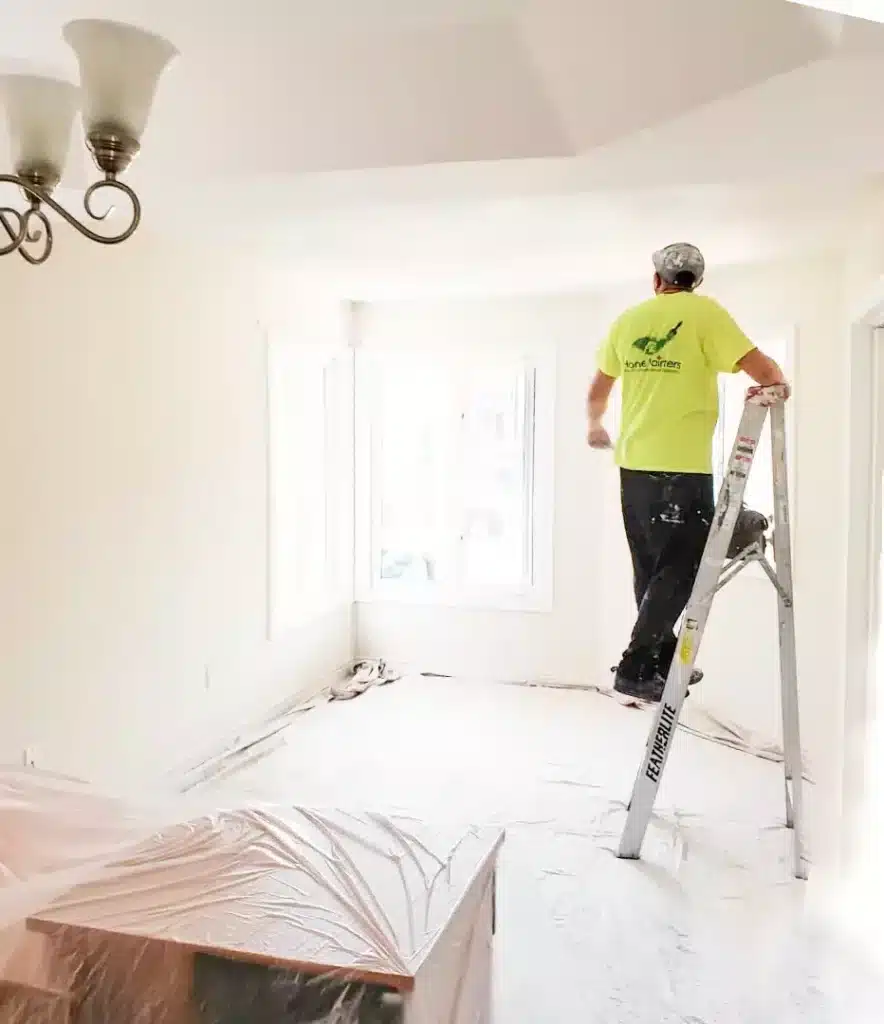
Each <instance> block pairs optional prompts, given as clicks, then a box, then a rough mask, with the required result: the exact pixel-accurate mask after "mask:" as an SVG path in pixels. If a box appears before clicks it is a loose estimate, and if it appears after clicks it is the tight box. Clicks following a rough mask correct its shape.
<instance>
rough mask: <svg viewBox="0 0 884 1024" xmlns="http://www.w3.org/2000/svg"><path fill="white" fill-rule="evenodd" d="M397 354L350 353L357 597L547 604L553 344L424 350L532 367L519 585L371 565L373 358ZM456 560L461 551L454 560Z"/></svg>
mask: <svg viewBox="0 0 884 1024" xmlns="http://www.w3.org/2000/svg"><path fill="white" fill-rule="evenodd" d="M397 353H399V354H401V353H402V350H401V349H396V348H371V349H360V350H359V351H357V354H356V384H355V395H356V453H355V457H356V516H355V522H356V531H355V554H356V557H355V563H354V566H355V579H354V590H355V595H356V600H357V601H358V602H361V603H372V602H387V603H393V604H400V605H433V606H447V607H452V608H472V609H486V610H494V611H522V612H545V611H549V610H551V608H552V605H553V525H554V522H553V509H554V500H555V483H554V461H555V452H554V445H555V385H556V357H555V351H554V350H553V349H552V348H549V349H542V350H539V351H527V352H526V351H521V350H520V351H519V352H518V353H517V354H515V357H513V356H512V355H511V354H510V353H507V355H506V357H505V359H501V357H500V356H495V354H494V350H490V351H483V352H480V353H478V354H474V353H470V352H466V351H463V350H460V349H457V348H454V349H453V350H452V349H445V348H441V347H439V348H433V349H428V350H427V351H425V352H422V354H421V355H422V358H425V359H427V360H438V361H439V362H440V363H444V365H446V366H447V367H449V368H453V369H454V370H455V372H457V368H458V367H460V368H462V369H466V368H468V367H469V366H470V365H474V366H475V365H476V364H477V363H478V362H482V361H484V362H487V361H489V360H490V361H495V360H500V361H501V362H502V363H504V362H509V363H512V361H513V358H515V359H518V360H521V361H522V362H523V363H524V365H525V367H526V369H530V370H531V371H532V372H533V378H534V389H533V411H532V420H533V442H534V443H533V445H532V446H530V450H527V451H526V454H525V457H526V467H525V468H526V474H525V478H526V481H528V485H527V487H526V492H525V500H526V501H529V502H530V512H529V517H528V523H529V529H528V547H529V550H528V552H526V556H527V564H528V567H529V574H528V575H529V580H530V582H529V583H528V584H527V585H526V586H524V587H521V588H509V587H499V588H498V587H481V588H480V587H469V586H466V585H464V584H462V583H460V582H459V581H458V582H456V583H455V584H454V585H452V586H444V585H441V584H431V585H422V586H411V587H409V586H408V585H403V584H402V583H401V582H399V581H392V580H390V581H384V580H381V579H380V578H379V574H378V572H377V571H376V566H375V564H374V561H375V548H376V545H375V544H374V539H375V536H376V533H377V529H378V525H379V519H380V502H381V495H380V493H379V489H378V488H377V486H376V485H375V480H376V479H377V448H376V437H377V428H376V424H375V418H374V415H373V409H372V407H373V401H372V398H373V395H372V376H373V373H374V372H375V366H376V364H377V362H378V361H380V360H383V359H384V358H385V357H389V356H394V355H396V354H397ZM457 561H459V559H458V560H457Z"/></svg>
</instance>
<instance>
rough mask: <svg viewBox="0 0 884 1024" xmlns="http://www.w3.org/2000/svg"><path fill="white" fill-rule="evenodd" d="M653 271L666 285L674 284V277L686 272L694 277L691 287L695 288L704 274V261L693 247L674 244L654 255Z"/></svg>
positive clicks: (680, 243) (683, 243)
mask: <svg viewBox="0 0 884 1024" xmlns="http://www.w3.org/2000/svg"><path fill="white" fill-rule="evenodd" d="M654 270H656V271H657V273H658V274H659V275H660V277H661V278H662V279H663V280H664V281H665V282H666V284H675V279H676V277H677V276H678V275H679V274H681V273H684V272H685V271H687V272H688V273H691V274H693V275H694V283H693V286H692V287H694V288H696V287H697V285H698V284H700V282H701V281H702V280H703V275H704V274H705V273H706V261H705V260H704V259H703V254H702V253H701V252H700V250H699V249H698V248H697V247H696V246H695V245H690V244H689V243H688V242H674V243H673V244H672V245H667V246H666V248H665V249H659V250H658V251H657V252H655V253H654Z"/></svg>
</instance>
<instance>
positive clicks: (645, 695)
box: [614, 672, 690, 704]
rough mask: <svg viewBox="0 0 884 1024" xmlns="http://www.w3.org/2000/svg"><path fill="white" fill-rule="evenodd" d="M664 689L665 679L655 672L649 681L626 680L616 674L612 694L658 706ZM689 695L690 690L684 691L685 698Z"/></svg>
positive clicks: (624, 677)
mask: <svg viewBox="0 0 884 1024" xmlns="http://www.w3.org/2000/svg"><path fill="white" fill-rule="evenodd" d="M665 689H666V679H665V678H664V677H663V676H661V675H660V673H659V672H655V673H654V675H652V676H651V677H650V678H649V679H628V678H627V677H626V676H623V675H620V673H619V672H618V673H617V675H616V676H615V678H614V692H615V693H619V694H621V695H622V696H624V697H632V698H634V699H635V700H643V701H647V702H648V703H649V704H659V703H660V701H661V700H662V699H663V691H664V690H665ZM689 694H690V689H688V690H686V691H685V697H687V696H688V695H689Z"/></svg>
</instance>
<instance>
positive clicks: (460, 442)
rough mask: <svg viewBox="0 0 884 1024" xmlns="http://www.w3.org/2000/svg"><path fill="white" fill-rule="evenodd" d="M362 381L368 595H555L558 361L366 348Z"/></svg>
mask: <svg viewBox="0 0 884 1024" xmlns="http://www.w3.org/2000/svg"><path fill="white" fill-rule="evenodd" d="M357 379H358V386H357V394H358V396H359V400H360V405H361V408H362V412H361V413H360V418H359V422H360V424H361V425H360V428H359V430H358V434H359V435H360V437H362V438H363V439H364V441H365V443H364V450H363V456H362V458H363V459H364V460H365V462H366V463H367V466H368V470H367V473H366V474H365V490H366V491H367V493H368V495H369V498H368V500H367V501H366V502H365V509H364V517H365V519H366V520H367V522H368V523H369V524H370V525H369V528H368V530H367V531H366V535H365V537H364V542H363V544H362V549H363V550H362V552H361V556H360V562H361V563H362V572H361V576H362V583H363V585H362V587H361V588H360V591H361V593H360V596H361V597H362V598H363V599H367V600H370V599H376V598H378V597H387V598H392V599H396V600H404V601H421V602H423V601H439V602H443V603H450V604H472V605H485V606H492V607H503V606H508V605H512V606H514V607H519V606H525V607H528V606H533V605H535V604H536V603H537V602H538V601H540V602H542V601H545V600H548V599H549V590H550V586H551V584H550V577H551V569H550V563H551V550H547V548H548V547H549V548H551V538H550V537H549V530H548V529H547V524H548V523H550V522H551V507H552V493H551V474H552V467H551V463H552V443H551V438H552V395H551V389H552V381H553V373H552V371H551V370H550V369H549V367H547V366H540V365H539V364H538V362H537V361H532V360H530V359H518V358H516V359H513V358H506V357H500V358H493V357H487V358H476V357H454V356H452V355H451V354H448V353H446V354H439V355H435V354H427V353H422V354H420V355H417V354H414V353H401V352H383V353H363V354H361V355H360V364H359V373H358V378H357ZM366 439H367V440H366ZM538 467H539V468H538Z"/></svg>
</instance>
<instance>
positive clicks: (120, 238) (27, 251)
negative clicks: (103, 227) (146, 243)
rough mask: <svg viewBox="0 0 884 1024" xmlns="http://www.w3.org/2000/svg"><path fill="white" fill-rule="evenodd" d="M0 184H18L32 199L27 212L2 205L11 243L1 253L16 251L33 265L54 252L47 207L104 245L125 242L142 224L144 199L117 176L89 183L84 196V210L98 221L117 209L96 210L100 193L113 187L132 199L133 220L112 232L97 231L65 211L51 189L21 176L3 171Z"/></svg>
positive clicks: (1, 247) (0, 219)
mask: <svg viewBox="0 0 884 1024" xmlns="http://www.w3.org/2000/svg"><path fill="white" fill-rule="evenodd" d="M0 184H9V185H15V186H17V187H18V188H20V189H21V190H22V191H23V192H24V193H25V195H26V196H27V197H28V199H29V200H30V202H31V205H30V206H29V207H28V209H27V210H25V211H24V213H21V212H20V211H18V210H16V209H14V208H13V207H8V206H6V207H0V225H2V227H3V230H4V231H5V232H6V234H7V235H8V236H9V244H7V245H0V256H6V255H9V254H10V253H13V252H17V253H18V254H19V255H20V256H21V257H22V259H24V260H26V261H27V262H28V263H31V264H33V265H38V264H40V263H45V262H46V260H47V259H48V258H49V255H50V253H51V252H52V244H53V236H52V225H51V223H50V221H49V218H48V217H47V216H46V213H45V212H44V210H43V207H44V206H46V207H48V208H49V209H50V210H52V211H53V212H54V213H57V214H58V216H59V217H61V219H62V220H64V221H65V222H66V223H67V224H69V225H70V226H71V227H72V228H74V229H75V230H76V231H78V232H79V233H80V234H81V235H83V236H84V237H85V238H88V239H89V240H90V241H92V242H99V243H101V244H102V245H117V244H119V243H120V242H125V241H126V239H127V238H131V237H132V235H133V234H134V233H135V231H136V229H137V228H138V225H139V224H140V223H141V201H140V200H139V198H138V196H137V195H136V194H135V192H134V191H133V190H132V189H131V188H130V187H129V186H128V185H124V184H123V182H121V181H117V179H116V178H104V179H102V180H100V181H96V182H95V183H94V184H93V185H90V186H89V188H88V189H87V190H86V193H85V194H84V196H83V209H84V210H85V211H86V215H87V216H88V217H89V218H90V219H91V220H93V221H98V222H101V221H104V220H106V219H107V218H108V217H109V216H110V214H111V213H112V212H113V211H114V207H113V205H110V206H108V207H107V209H105V210H104V211H99V210H97V209H96V206H95V197H96V195H97V194H98V193H100V192H101V191H103V190H106V189H113V190H114V191H116V192H121V193H122V194H123V195H124V196H125V197H126V198H127V199H128V200H129V205H130V207H131V216H130V220H129V222H128V224H127V225H126V227H125V228H124V229H123V230H122V231H120V232H118V233H117V234H113V235H108V234H102V233H101V232H99V231H94V230H93V229H92V228H90V227H89V226H88V225H87V224H85V223H83V222H82V221H80V220H78V219H77V218H76V217H75V216H74V215H73V214H72V213H70V212H69V211H68V210H66V209H65V208H64V207H63V206H62V205H61V203H59V202H57V200H55V199H53V197H52V196H51V195H50V194H49V193H48V192H45V191H44V190H42V189H40V188H37V187H36V186H35V185H33V184H31V183H30V182H28V181H25V180H24V179H22V178H20V177H19V176H18V175H14V174H0ZM35 248H36V251H35Z"/></svg>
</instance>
